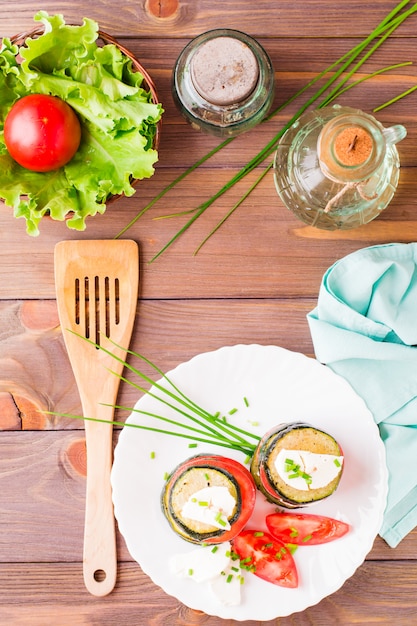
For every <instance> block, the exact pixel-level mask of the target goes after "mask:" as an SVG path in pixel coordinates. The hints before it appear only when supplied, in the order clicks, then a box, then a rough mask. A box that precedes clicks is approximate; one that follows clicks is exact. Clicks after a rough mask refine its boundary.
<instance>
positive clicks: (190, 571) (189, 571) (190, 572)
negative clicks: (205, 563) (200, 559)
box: [188, 568, 194, 576]
mask: <svg viewBox="0 0 417 626" xmlns="http://www.w3.org/2000/svg"><path fill="white" fill-rule="evenodd" d="M193 574H194V570H193V569H191V568H190V569H189V570H188V576H192V575H193Z"/></svg>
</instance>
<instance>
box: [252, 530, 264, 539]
mask: <svg viewBox="0 0 417 626" xmlns="http://www.w3.org/2000/svg"><path fill="white" fill-rule="evenodd" d="M253 536H254V537H263V536H264V533H263V532H262V531H261V530H257V531H255V532H254V533H253Z"/></svg>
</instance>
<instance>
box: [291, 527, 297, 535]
mask: <svg viewBox="0 0 417 626" xmlns="http://www.w3.org/2000/svg"><path fill="white" fill-rule="evenodd" d="M290 530H291V532H290V537H298V530H297V529H296V528H290Z"/></svg>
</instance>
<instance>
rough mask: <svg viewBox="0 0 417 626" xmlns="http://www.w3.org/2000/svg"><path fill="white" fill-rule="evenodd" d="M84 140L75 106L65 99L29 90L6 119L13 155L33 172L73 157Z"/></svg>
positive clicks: (62, 162) (5, 124)
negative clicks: (28, 93) (29, 92)
mask: <svg viewBox="0 0 417 626" xmlns="http://www.w3.org/2000/svg"><path fill="white" fill-rule="evenodd" d="M80 140H81V126H80V122H79V119H78V117H77V115H76V114H75V112H74V110H73V109H72V108H71V107H70V106H69V105H68V104H67V103H66V102H64V101H63V100H61V99H60V98H57V97H55V96H48V95H44V94H30V95H28V96H24V97H23V98H20V99H19V100H17V101H16V102H15V103H14V105H13V106H12V108H11V109H10V111H9V113H8V115H7V117H6V120H5V123H4V141H5V144H6V148H7V150H8V151H9V153H10V156H11V157H12V158H13V159H14V160H15V161H17V163H19V165H21V166H22V167H25V168H26V169H28V170H32V171H34V172H49V171H51V170H56V169H58V168H59V167H62V166H63V165H65V164H66V163H68V161H70V160H71V159H72V157H73V156H74V154H75V153H76V151H77V150H78V146H79V145H80Z"/></svg>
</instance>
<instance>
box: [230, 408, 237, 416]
mask: <svg viewBox="0 0 417 626" xmlns="http://www.w3.org/2000/svg"><path fill="white" fill-rule="evenodd" d="M235 413H237V409H236V408H234V409H230V411H229V415H234V414H235Z"/></svg>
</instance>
